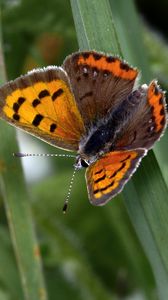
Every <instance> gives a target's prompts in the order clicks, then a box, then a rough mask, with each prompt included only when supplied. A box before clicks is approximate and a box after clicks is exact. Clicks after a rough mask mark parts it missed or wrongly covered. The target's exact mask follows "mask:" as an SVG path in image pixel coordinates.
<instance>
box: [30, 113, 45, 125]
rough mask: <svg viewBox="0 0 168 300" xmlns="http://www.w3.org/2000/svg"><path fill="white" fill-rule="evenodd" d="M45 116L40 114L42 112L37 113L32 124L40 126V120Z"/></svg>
mask: <svg viewBox="0 0 168 300" xmlns="http://www.w3.org/2000/svg"><path fill="white" fill-rule="evenodd" d="M43 118H44V117H43V116H42V115H40V114H37V115H36V116H35V118H34V120H33V122H32V124H33V125H34V126H36V127H37V126H39V124H40V122H41V121H42V120H43Z"/></svg>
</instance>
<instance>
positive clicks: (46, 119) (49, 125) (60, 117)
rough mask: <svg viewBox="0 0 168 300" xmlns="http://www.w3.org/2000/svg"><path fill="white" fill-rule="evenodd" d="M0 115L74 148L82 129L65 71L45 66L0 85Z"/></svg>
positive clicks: (59, 143)
mask: <svg viewBox="0 0 168 300" xmlns="http://www.w3.org/2000/svg"><path fill="white" fill-rule="evenodd" d="M0 99H1V102H0V115H1V117H2V118H3V119H5V120H7V121H8V122H9V123H11V124H13V125H15V126H16V127H19V128H21V129H24V130H26V131H28V132H30V133H31V134H33V135H35V136H37V137H39V138H41V139H43V140H44V141H46V142H48V143H50V144H52V145H54V146H58V147H61V148H64V149H67V150H77V149H78V143H79V140H80V137H81V135H82V134H83V133H84V131H85V128H84V124H83V121H82V117H81V115H80V112H79V110H78V108H77V105H76V102H75V99H74V96H73V94H72V92H71V89H70V85H69V80H68V77H67V74H66V72H65V71H64V70H63V69H62V68H58V67H47V68H44V69H37V70H33V71H31V72H29V73H28V74H26V75H25V76H21V77H19V78H17V79H15V80H14V81H10V82H8V83H7V84H5V85H4V86H2V87H0Z"/></svg>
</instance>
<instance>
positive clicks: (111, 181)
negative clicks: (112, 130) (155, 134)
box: [86, 149, 146, 205]
mask: <svg viewBox="0 0 168 300" xmlns="http://www.w3.org/2000/svg"><path fill="white" fill-rule="evenodd" d="M145 154H146V150H144V149H134V150H129V151H114V152H109V153H107V154H105V155H104V156H102V157H101V158H100V159H99V160H97V161H96V162H95V163H93V164H92V165H91V166H89V167H88V169H87V170H86V180H87V187H88V194H89V198H90V202H91V203H92V204H93V205H104V204H106V203H107V202H108V201H109V200H110V199H111V198H113V197H114V196H115V195H116V194H118V193H119V192H121V190H122V189H123V187H124V185H125V184H126V182H127V181H128V180H129V178H130V177H131V176H132V174H133V173H134V172H135V170H136V169H137V167H138V165H139V163H140V161H141V159H142V158H143V156H144V155H145Z"/></svg>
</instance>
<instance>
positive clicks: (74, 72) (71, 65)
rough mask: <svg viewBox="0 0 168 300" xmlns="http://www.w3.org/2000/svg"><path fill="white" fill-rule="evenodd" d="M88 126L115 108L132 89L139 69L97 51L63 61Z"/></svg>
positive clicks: (75, 55) (75, 54) (76, 55)
mask: <svg viewBox="0 0 168 300" xmlns="http://www.w3.org/2000/svg"><path fill="white" fill-rule="evenodd" d="M63 68H65V70H66V72H67V74H68V76H69V78H70V82H71V85H72V88H73V93H74V95H75V99H76V102H77V104H78V107H79V110H80V112H81V115H82V117H83V120H84V123H85V124H86V126H91V125H92V124H93V123H96V122H97V120H100V119H101V118H102V117H104V116H106V114H107V113H108V112H109V111H111V109H115V107H117V106H118V105H119V104H120V103H121V102H122V101H123V100H124V99H125V98H126V97H127V96H128V95H129V94H130V93H131V91H132V88H133V86H134V83H135V80H136V78H137V76H138V71H137V69H134V68H132V67H130V66H129V65H128V64H127V63H125V62H123V61H122V60H121V59H119V58H118V57H115V56H106V55H104V54H102V53H97V52H95V51H87V52H79V53H74V54H72V55H70V56H68V57H67V58H66V60H65V62H64V64H63Z"/></svg>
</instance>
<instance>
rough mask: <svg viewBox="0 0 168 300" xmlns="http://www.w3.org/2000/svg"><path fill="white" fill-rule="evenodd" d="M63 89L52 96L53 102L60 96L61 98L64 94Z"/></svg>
mask: <svg viewBox="0 0 168 300" xmlns="http://www.w3.org/2000/svg"><path fill="white" fill-rule="evenodd" d="M63 92H64V91H63V89H61V88H60V89H58V90H57V91H55V92H54V93H53V94H52V100H53V101H55V100H56V99H57V98H58V97H59V96H61V95H62V94H63Z"/></svg>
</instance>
